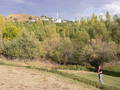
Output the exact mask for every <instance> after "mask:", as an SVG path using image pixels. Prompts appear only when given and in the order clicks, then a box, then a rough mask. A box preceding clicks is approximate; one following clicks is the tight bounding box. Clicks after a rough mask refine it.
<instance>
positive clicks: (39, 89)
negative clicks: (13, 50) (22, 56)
mask: <svg viewBox="0 0 120 90" xmlns="http://www.w3.org/2000/svg"><path fill="white" fill-rule="evenodd" d="M0 64H1V65H0V74H1V76H0V85H1V83H2V86H1V87H0V90H3V89H9V88H10V89H16V90H44V89H45V90H57V89H58V90H63V89H65V90H66V89H67V90H78V89H79V90H98V89H97V88H95V87H92V86H90V85H87V84H84V83H82V82H78V81H76V80H73V79H71V78H67V77H63V76H61V75H58V74H56V73H51V72H49V71H47V69H43V68H38V67H33V68H32V67H31V66H23V65H15V64H13V63H11V62H7V61H1V60H0ZM11 66H13V67H11ZM24 67H25V68H24ZM26 68H28V69H30V70H28V69H26ZM38 70H39V71H38ZM11 78H12V79H11ZM21 81H22V82H21Z"/></svg>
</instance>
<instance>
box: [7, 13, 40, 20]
mask: <svg viewBox="0 0 120 90" xmlns="http://www.w3.org/2000/svg"><path fill="white" fill-rule="evenodd" d="M5 18H6V19H7V20H8V21H16V20H17V21H22V22H24V21H29V20H35V19H37V18H38V16H33V15H28V14H10V15H8V16H6V17H5Z"/></svg>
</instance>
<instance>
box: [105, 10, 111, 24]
mask: <svg viewBox="0 0 120 90" xmlns="http://www.w3.org/2000/svg"><path fill="white" fill-rule="evenodd" d="M106 20H107V21H108V22H110V21H111V18H110V13H109V12H108V11H107V13H106Z"/></svg>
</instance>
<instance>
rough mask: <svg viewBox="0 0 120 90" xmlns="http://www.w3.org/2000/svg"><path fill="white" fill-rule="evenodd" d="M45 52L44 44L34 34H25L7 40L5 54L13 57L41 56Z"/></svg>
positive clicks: (30, 57)
mask: <svg viewBox="0 0 120 90" xmlns="http://www.w3.org/2000/svg"><path fill="white" fill-rule="evenodd" d="M43 54H44V49H43V47H42V44H41V43H40V42H39V40H37V39H36V38H35V37H34V36H32V35H31V36H30V35H29V34H28V33H26V32H23V34H22V35H21V36H20V37H19V38H17V39H15V40H11V41H6V43H5V50H4V55H6V56H8V57H11V58H29V59H32V58H40V57H41V56H42V55H43Z"/></svg>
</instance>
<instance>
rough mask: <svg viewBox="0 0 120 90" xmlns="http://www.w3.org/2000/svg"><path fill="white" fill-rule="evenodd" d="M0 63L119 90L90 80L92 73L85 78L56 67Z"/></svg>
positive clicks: (106, 88) (104, 88)
mask: <svg viewBox="0 0 120 90" xmlns="http://www.w3.org/2000/svg"><path fill="white" fill-rule="evenodd" d="M0 64H1V65H9V66H17V67H25V68H28V69H35V70H40V71H46V72H51V73H55V74H59V75H61V76H64V77H67V78H70V79H73V80H75V81H78V82H82V83H85V84H87V85H90V86H93V87H96V88H99V89H102V90H120V88H119V87H114V86H109V85H103V84H101V83H98V82H96V81H94V80H91V79H92V78H93V76H94V75H93V76H92V77H91V76H90V77H88V78H86V77H82V76H81V75H77V74H69V73H66V72H62V71H58V70H56V69H45V68H39V67H35V66H30V65H28V66H23V65H15V64H13V63H10V62H4V61H2V60H0ZM83 76H84V75H83ZM90 78H91V79H90Z"/></svg>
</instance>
